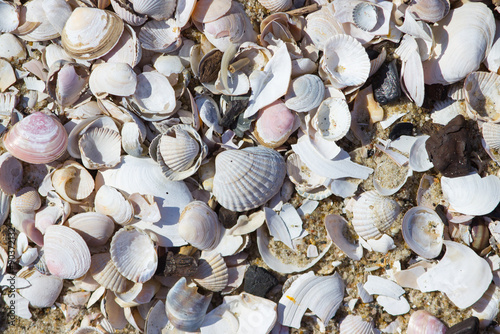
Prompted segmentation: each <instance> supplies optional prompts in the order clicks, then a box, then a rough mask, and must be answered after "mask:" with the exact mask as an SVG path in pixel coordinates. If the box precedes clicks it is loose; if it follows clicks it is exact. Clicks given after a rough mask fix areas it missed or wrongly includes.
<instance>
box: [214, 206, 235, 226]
mask: <svg viewBox="0 0 500 334" xmlns="http://www.w3.org/2000/svg"><path fill="white" fill-rule="evenodd" d="M238 217H239V214H238V212H234V211H231V210H228V209H226V208H224V207H222V206H221V207H220V209H219V220H220V222H221V223H222V225H223V226H224V228H225V229H230V228H231V227H233V226H234V225H236V222H237V221H238Z"/></svg>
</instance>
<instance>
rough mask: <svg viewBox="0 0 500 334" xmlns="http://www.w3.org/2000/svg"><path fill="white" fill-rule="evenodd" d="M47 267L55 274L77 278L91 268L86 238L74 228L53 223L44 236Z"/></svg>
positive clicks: (65, 277) (61, 276) (67, 277)
mask: <svg viewBox="0 0 500 334" xmlns="http://www.w3.org/2000/svg"><path fill="white" fill-rule="evenodd" d="M43 243H44V246H43V250H44V257H45V261H46V263H47V268H48V269H49V271H50V273H51V274H52V275H54V276H57V277H60V278H64V279H75V278H79V277H82V276H83V275H85V273H86V272H87V270H89V268H90V251H89V248H88V247H87V244H86V243H85V240H84V239H83V238H82V237H81V236H80V235H79V234H78V233H77V232H76V231H74V230H73V229H71V228H69V227H66V226H62V225H52V226H49V227H47V229H46V231H45V235H44V237H43Z"/></svg>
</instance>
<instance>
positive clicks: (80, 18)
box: [61, 7, 124, 60]
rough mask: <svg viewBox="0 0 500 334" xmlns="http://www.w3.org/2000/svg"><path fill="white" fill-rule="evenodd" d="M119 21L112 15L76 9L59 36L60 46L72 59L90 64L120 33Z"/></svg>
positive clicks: (98, 11) (102, 11) (112, 45)
mask: <svg viewBox="0 0 500 334" xmlns="http://www.w3.org/2000/svg"><path fill="white" fill-rule="evenodd" d="M123 26H124V25H123V21H122V20H121V19H120V18H119V17H118V15H116V14H115V13H113V12H110V11H106V10H102V9H97V8H89V7H78V8H76V9H75V10H74V11H73V12H72V13H71V16H70V17H69V19H68V21H66V25H65V26H64V29H63V32H62V34H61V42H62V46H63V47H64V49H65V50H66V52H67V53H68V54H69V55H70V56H72V57H73V58H76V59H85V60H92V59H96V58H99V57H102V56H104V55H105V54H107V53H108V52H109V51H111V49H113V47H114V46H115V45H116V44H117V43H118V40H119V39H120V36H121V35H122V33H123Z"/></svg>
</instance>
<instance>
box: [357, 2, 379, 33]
mask: <svg viewBox="0 0 500 334" xmlns="http://www.w3.org/2000/svg"><path fill="white" fill-rule="evenodd" d="M377 8H378V7H377V6H375V5H374V4H371V3H369V2H359V3H358V4H357V5H356V6H354V8H353V10H352V20H353V21H354V24H356V26H357V27H358V28H360V29H363V30H365V31H372V30H373V29H374V28H375V26H376V25H377V23H378V12H377Z"/></svg>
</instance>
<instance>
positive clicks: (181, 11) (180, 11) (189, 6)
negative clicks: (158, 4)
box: [174, 0, 198, 29]
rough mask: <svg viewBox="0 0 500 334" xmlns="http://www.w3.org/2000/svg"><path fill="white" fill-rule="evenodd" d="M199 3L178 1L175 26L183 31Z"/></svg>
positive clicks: (186, 0) (191, 0)
mask: <svg viewBox="0 0 500 334" xmlns="http://www.w3.org/2000/svg"><path fill="white" fill-rule="evenodd" d="M197 2H198V1H195V0H180V1H177V7H176V8H175V15H174V17H175V24H176V25H177V26H178V27H179V28H181V29H183V28H185V27H186V25H187V24H188V22H189V19H190V18H191V15H192V14H193V12H194V8H195V6H196V3H197Z"/></svg>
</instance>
